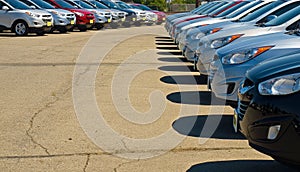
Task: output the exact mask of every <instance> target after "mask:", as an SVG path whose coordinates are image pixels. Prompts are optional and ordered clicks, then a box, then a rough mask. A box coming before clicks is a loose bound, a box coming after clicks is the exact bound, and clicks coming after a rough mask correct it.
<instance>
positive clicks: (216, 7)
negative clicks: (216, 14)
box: [201, 2, 227, 14]
mask: <svg viewBox="0 0 300 172" xmlns="http://www.w3.org/2000/svg"><path fill="white" fill-rule="evenodd" d="M225 4H227V2H221V3H218V4H216V5H213V6H212V7H211V8H209V9H207V10H204V11H203V12H202V13H201V14H209V13H211V12H212V11H215V10H217V9H219V8H220V7H222V6H224V5H225Z"/></svg>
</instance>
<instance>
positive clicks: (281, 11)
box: [257, 1, 300, 23]
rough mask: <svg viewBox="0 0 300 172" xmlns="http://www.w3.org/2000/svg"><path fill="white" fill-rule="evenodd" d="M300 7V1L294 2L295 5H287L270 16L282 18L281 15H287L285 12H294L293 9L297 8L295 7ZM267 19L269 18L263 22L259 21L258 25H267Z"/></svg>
mask: <svg viewBox="0 0 300 172" xmlns="http://www.w3.org/2000/svg"><path fill="white" fill-rule="evenodd" d="M299 5H300V2H299V1H297V2H294V3H291V4H289V5H286V6H284V7H282V8H280V9H278V10H276V11H274V12H273V13H271V14H270V15H275V16H280V15H281V14H283V13H285V12H287V11H290V10H292V9H293V8H295V7H297V6H299ZM266 18H267V17H265V18H263V19H261V20H260V21H258V22H257V23H265V22H266Z"/></svg>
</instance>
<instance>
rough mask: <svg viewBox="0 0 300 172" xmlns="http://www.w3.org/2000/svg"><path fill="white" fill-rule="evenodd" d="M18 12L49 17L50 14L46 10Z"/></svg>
mask: <svg viewBox="0 0 300 172" xmlns="http://www.w3.org/2000/svg"><path fill="white" fill-rule="evenodd" d="M19 11H24V12H30V13H33V14H39V15H51V13H49V12H48V11H46V10H38V9H26V10H19Z"/></svg>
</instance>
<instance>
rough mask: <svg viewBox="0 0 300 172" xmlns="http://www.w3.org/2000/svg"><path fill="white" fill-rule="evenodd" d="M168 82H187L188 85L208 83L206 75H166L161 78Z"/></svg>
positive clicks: (162, 80)
mask: <svg viewBox="0 0 300 172" xmlns="http://www.w3.org/2000/svg"><path fill="white" fill-rule="evenodd" d="M160 81H161V82H164V83H166V84H186V85H206V83H207V76H206V75H176V76H164V77H161V78H160Z"/></svg>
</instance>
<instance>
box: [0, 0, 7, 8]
mask: <svg viewBox="0 0 300 172" xmlns="http://www.w3.org/2000/svg"><path fill="white" fill-rule="evenodd" d="M3 6H6V5H5V4H4V3H3V2H1V1H0V10H2V8H3Z"/></svg>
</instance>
